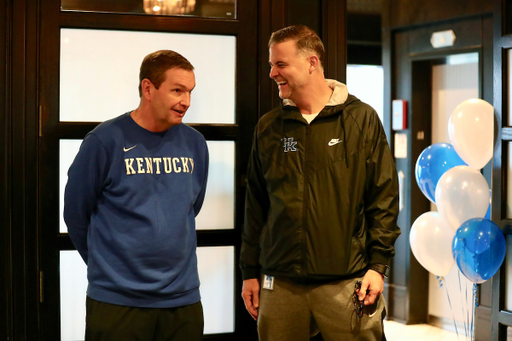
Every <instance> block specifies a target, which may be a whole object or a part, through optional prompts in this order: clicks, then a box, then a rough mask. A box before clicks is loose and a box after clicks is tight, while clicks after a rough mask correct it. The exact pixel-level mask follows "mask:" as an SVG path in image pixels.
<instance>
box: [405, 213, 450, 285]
mask: <svg viewBox="0 0 512 341" xmlns="http://www.w3.org/2000/svg"><path fill="white" fill-rule="evenodd" d="M454 236H455V231H454V230H452V228H451V227H450V226H448V224H446V222H445V221H444V220H443V218H442V217H441V215H440V214H439V212H427V213H423V214H422V215H421V216H419V217H418V219H416V221H415V222H414V224H412V227H411V231H410V234H409V241H410V243H411V250H412V253H413V254H414V257H416V259H417V260H418V262H420V264H421V265H422V266H423V267H424V268H425V269H427V270H428V271H429V272H431V273H433V274H434V275H437V276H445V275H446V274H448V272H450V270H451V269H452V267H453V264H454V260H453V255H452V242H453V237H454Z"/></svg>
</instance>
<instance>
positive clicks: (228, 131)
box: [50, 122, 240, 141]
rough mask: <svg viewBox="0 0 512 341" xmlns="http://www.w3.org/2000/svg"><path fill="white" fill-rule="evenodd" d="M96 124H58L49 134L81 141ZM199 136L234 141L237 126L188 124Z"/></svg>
mask: <svg viewBox="0 0 512 341" xmlns="http://www.w3.org/2000/svg"><path fill="white" fill-rule="evenodd" d="M98 124H99V123H98V122H60V123H58V124H57V126H56V127H55V131H54V132H53V133H52V134H50V136H54V137H56V138H61V139H83V138H84V137H85V135H87V133H89V132H90V131H91V130H93V129H94V128H96V127H97V126H98ZM189 126H191V127H193V128H195V129H196V130H197V131H199V132H200V133H201V134H203V135H204V137H205V138H206V140H212V141H231V140H232V141H235V140H237V139H238V137H239V136H240V135H239V133H238V130H239V126H238V125H237V124H193V123H192V124H189Z"/></svg>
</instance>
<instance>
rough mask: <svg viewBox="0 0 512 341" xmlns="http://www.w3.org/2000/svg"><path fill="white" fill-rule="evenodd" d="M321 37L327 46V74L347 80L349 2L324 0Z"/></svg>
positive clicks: (329, 76) (337, 78) (327, 76)
mask: <svg viewBox="0 0 512 341" xmlns="http://www.w3.org/2000/svg"><path fill="white" fill-rule="evenodd" d="M322 5H323V18H324V20H323V21H322V34H321V36H320V37H321V38H322V41H323V42H324V45H325V48H326V56H325V76H326V78H331V79H335V80H337V81H340V82H342V83H346V80H347V28H346V25H347V11H346V9H347V3H346V0H324V1H323V2H322Z"/></svg>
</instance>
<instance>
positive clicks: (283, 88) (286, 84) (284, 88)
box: [269, 40, 311, 102]
mask: <svg viewBox="0 0 512 341" xmlns="http://www.w3.org/2000/svg"><path fill="white" fill-rule="evenodd" d="M269 64H270V78H272V79H273V80H274V81H275V82H276V83H277V86H278V88H279V97H281V98H282V99H290V100H292V101H294V102H296V99H298V98H300V96H304V95H307V92H306V91H303V90H304V89H305V88H306V86H307V84H308V83H309V77H308V76H309V75H310V66H311V65H310V62H309V57H308V56H306V55H305V54H304V53H297V48H296V43H295V40H287V41H284V42H282V43H277V44H273V45H271V46H270V49H269ZM294 98H295V100H294Z"/></svg>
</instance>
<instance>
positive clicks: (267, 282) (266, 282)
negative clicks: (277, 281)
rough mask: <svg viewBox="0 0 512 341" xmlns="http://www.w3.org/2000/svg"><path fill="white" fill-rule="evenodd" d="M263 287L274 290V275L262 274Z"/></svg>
mask: <svg viewBox="0 0 512 341" xmlns="http://www.w3.org/2000/svg"><path fill="white" fill-rule="evenodd" d="M263 289H266V290H274V276H268V275H263Z"/></svg>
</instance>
